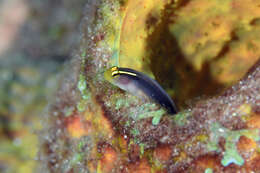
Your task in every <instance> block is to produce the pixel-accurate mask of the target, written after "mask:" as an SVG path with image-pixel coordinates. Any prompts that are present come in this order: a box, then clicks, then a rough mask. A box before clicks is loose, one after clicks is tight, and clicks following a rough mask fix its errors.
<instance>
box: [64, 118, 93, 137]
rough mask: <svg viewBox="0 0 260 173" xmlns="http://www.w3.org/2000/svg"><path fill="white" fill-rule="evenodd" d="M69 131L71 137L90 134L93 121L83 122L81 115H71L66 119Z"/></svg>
mask: <svg viewBox="0 0 260 173" xmlns="http://www.w3.org/2000/svg"><path fill="white" fill-rule="evenodd" d="M66 122H67V131H68V133H69V135H70V136H71V137H74V138H80V137H82V136H87V135H89V133H90V131H91V122H90V121H85V122H82V120H81V119H80V116H78V115H76V116H71V117H68V118H67V119H66Z"/></svg>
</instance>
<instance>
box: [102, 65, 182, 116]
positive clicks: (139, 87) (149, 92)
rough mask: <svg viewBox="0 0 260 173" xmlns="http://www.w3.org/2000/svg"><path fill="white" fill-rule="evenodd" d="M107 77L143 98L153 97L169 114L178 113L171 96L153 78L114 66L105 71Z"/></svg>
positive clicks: (113, 82)
mask: <svg viewBox="0 0 260 173" xmlns="http://www.w3.org/2000/svg"><path fill="white" fill-rule="evenodd" d="M104 76H105V79H106V80H108V81H109V82H111V83H112V84H114V85H116V86H118V87H119V88H121V89H123V90H125V91H128V92H130V93H131V94H133V95H136V96H138V97H140V98H141V99H152V100H154V101H155V102H157V103H159V104H160V105H162V106H163V107H164V108H165V109H166V110H167V111H168V113H169V114H176V113H177V108H176V106H175V104H174V102H173V101H172V99H171V97H170V96H169V95H168V94H167V93H166V92H165V91H164V89H163V88H162V87H161V86H160V85H159V84H158V83H157V82H156V81H155V80H153V79H152V78H150V77H148V76H147V75H145V74H143V73H141V72H138V71H136V70H133V69H130V68H121V67H112V68H110V69H108V70H107V71H106V72H105V73H104Z"/></svg>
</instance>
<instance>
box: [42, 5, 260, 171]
mask: <svg viewBox="0 0 260 173" xmlns="http://www.w3.org/2000/svg"><path fill="white" fill-rule="evenodd" d="M239 3H241V4H240V5H238V2H237V1H235V0H228V1H226V2H225V3H223V4H222V3H219V1H218V0H213V1H206V0H193V1H184V0H179V1H167V0H165V1H159V0H158V1H157V0H156V1H152V0H142V1H141V0H127V1H116V0H110V1H109V0H104V1H92V2H89V4H88V5H87V7H86V11H85V17H84V18H83V21H82V24H81V27H82V42H81V46H80V51H79V52H81V53H79V55H78V57H75V58H74V59H73V60H72V62H71V64H70V67H73V68H69V69H68V70H69V71H70V73H69V74H68V76H66V80H65V81H64V82H63V83H61V87H60V89H59V94H58V96H57V97H58V99H57V100H56V102H54V103H53V104H52V105H51V106H50V110H49V122H48V126H47V127H46V128H45V130H44V132H43V133H44V137H41V138H42V139H41V152H40V156H39V158H40V160H41V163H42V165H43V167H44V168H45V169H44V171H45V172H46V171H47V170H48V171H49V172H99V173H106V172H107V173H110V172H147V173H148V172H152V173H153V172H171V173H172V172H173V173H174V172H196V173H198V172H202V173H204V172H207V173H210V172H214V173H216V172H237V171H245V172H250V171H255V172H257V171H260V166H259V164H258V163H259V160H260V153H259V148H260V143H259V142H260V141H259V138H260V136H259V135H260V134H259V128H260V126H259V124H260V118H259V116H260V111H259V110H260V62H259V58H258V57H260V52H258V51H253V50H254V48H256V50H257V47H258V46H260V43H259V42H258V41H259V40H258V37H255V38H253V37H252V36H251V35H252V32H251V31H253V33H255V34H256V33H258V32H259V31H257V28H258V25H257V24H256V23H257V22H255V21H256V19H257V18H259V17H260V14H259V13H258V11H259V8H258V7H257V6H259V5H260V4H257V3H258V2H256V1H251V0H243V1H239ZM241 13H243V14H244V15H241ZM238 19H239V20H238ZM247 36H248V37H250V38H252V39H251V40H249V39H248V38H247ZM249 43H250V44H249ZM238 47H242V50H241V54H239V51H238ZM238 55H239V56H238ZM224 62H225V63H224ZM233 62H236V63H235V64H232V63H233ZM238 62H239V63H238ZM253 64H255V65H254V67H253V68H252V69H251V70H250V71H249V72H248V74H246V75H245V73H246V72H247V71H248V69H249V68H250V67H251V66H252V65H253ZM113 66H119V67H127V68H131V69H134V70H136V71H140V72H142V73H144V74H146V75H148V76H150V77H151V78H154V79H155V80H156V81H158V83H160V85H161V86H162V87H163V88H165V89H166V91H167V93H168V94H169V95H170V97H171V98H174V100H176V103H177V105H178V107H180V108H181V109H180V112H178V113H177V114H176V115H173V116H172V115H169V114H168V113H167V112H166V111H165V110H164V109H163V107H162V106H161V105H160V104H157V103H156V102H153V101H152V100H142V99H140V98H138V97H136V96H134V95H132V94H131V93H129V92H127V91H123V90H121V89H119V88H118V87H117V86H114V85H111V83H109V82H108V81H107V80H105V78H104V75H103V74H104V72H105V71H106V70H107V69H109V68H111V67H113ZM105 75H106V74H105ZM223 75H224V76H225V75H226V76H227V77H226V78H224V77H223ZM244 75H245V76H244ZM243 76H244V77H243ZM75 79H76V80H75ZM107 79H110V80H112V78H111V76H108V77H107ZM238 79H241V80H239V81H237V80H238ZM231 84H232V85H233V86H232V87H229V88H227V86H231ZM216 89H217V90H218V93H217V91H216ZM219 93H220V94H219ZM201 94H204V95H214V97H211V98H207V99H197V100H198V101H191V102H192V104H189V103H186V102H185V101H186V100H191V99H193V100H195V99H194V97H196V96H199V95H201ZM217 94H219V95H217ZM187 104H188V106H187ZM65 108H71V109H69V110H70V111H68V112H67V114H65V113H64V111H63V110H64V109H65ZM66 110H68V109H66ZM247 144H248V145H247Z"/></svg>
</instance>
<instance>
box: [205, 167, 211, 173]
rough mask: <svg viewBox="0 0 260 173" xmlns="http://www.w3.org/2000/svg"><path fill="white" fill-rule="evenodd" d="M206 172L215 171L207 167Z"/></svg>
mask: <svg viewBox="0 0 260 173" xmlns="http://www.w3.org/2000/svg"><path fill="white" fill-rule="evenodd" d="M204 173H213V170H212V169H211V168H207V169H205V172H204Z"/></svg>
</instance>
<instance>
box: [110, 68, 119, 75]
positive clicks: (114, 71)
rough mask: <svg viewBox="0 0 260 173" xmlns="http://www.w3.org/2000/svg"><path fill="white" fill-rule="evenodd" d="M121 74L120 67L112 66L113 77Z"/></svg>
mask: <svg viewBox="0 0 260 173" xmlns="http://www.w3.org/2000/svg"><path fill="white" fill-rule="evenodd" d="M118 74H119V69H118V67H112V68H111V75H112V77H115V76H116V75H118Z"/></svg>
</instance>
